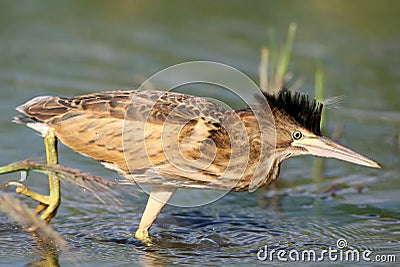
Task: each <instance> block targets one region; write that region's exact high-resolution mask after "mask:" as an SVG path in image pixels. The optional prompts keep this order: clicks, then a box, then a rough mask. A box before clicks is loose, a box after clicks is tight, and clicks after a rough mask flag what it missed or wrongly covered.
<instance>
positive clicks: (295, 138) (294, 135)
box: [292, 130, 303, 140]
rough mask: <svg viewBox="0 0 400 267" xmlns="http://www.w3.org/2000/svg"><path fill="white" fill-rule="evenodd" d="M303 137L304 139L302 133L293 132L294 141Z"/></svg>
mask: <svg viewBox="0 0 400 267" xmlns="http://www.w3.org/2000/svg"><path fill="white" fill-rule="evenodd" d="M302 137H303V134H302V133H301V132H300V131H298V130H294V131H293V132H292V138H293V140H299V139H301V138H302Z"/></svg>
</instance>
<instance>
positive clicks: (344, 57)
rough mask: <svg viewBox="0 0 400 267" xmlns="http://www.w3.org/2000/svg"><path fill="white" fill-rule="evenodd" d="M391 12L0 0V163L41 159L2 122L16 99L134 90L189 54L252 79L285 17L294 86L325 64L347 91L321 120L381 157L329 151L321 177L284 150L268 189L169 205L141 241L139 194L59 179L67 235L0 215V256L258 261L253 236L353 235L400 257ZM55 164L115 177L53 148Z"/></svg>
mask: <svg viewBox="0 0 400 267" xmlns="http://www.w3.org/2000/svg"><path fill="white" fill-rule="evenodd" d="M361 7H362V8H361ZM399 10H400V8H399V4H398V3H397V2H394V1H379V2H378V1H370V2H367V1H351V2H348V1H334V2H332V1H330V2H326V1H307V2H304V1H301V2H300V1H279V2H276V1H275V2H272V1H255V2H252V3H251V4H249V3H246V2H244V1H243V2H239V1H234V2H223V1H219V2H213V1H194V2H190V3H186V2H179V1H168V2H167V1H165V2H153V1H135V2H133V1H117V2H115V1H114V2H98V1H85V2H81V1H68V2H63V3H60V2H57V3H55V2H52V1H36V2H31V1H18V2H13V1H2V3H1V8H0V15H1V16H0V25H1V26H0V40H1V41H0V48H1V49H0V88H1V90H0V124H1V131H0V140H1V141H0V148H1V156H0V163H1V164H7V163H9V162H12V161H17V160H21V159H25V158H27V157H43V156H44V150H43V146H42V140H41V138H40V137H38V136H37V135H36V134H34V133H33V132H32V131H31V130H30V129H27V128H26V127H23V126H20V125H15V124H13V123H11V122H10V121H11V118H12V117H13V115H15V114H16V112H15V111H14V107H15V106H17V105H19V104H21V103H23V102H25V101H26V100H28V99H30V98H31V97H33V96H37V95H66V96H73V95H78V94H84V93H89V92H93V91H101V90H106V89H119V88H134V87H136V86H138V85H139V84H140V83H141V82H143V81H144V80H145V79H146V78H147V77H149V76H150V75H152V74H154V73H156V72H157V71H160V70H162V69H164V68H166V67H169V66H171V65H174V64H177V63H182V62H186V61H191V60H211V61H217V62H221V63H225V64H228V65H231V66H233V67H235V68H238V69H239V70H241V71H243V72H244V73H246V74H247V75H248V76H249V77H251V78H252V79H253V80H254V81H256V82H257V81H258V64H259V54H260V49H261V47H262V46H263V45H266V44H268V35H269V34H270V33H271V32H272V31H274V32H275V33H276V36H277V39H278V40H280V41H282V40H284V38H285V33H286V30H287V27H288V25H289V23H290V22H292V21H295V22H296V23H297V24H298V32H297V36H296V41H295V45H294V51H293V56H292V59H291V64H290V66H289V68H290V70H291V71H292V72H293V73H294V75H295V78H302V79H303V80H304V82H303V86H302V89H301V90H302V91H304V92H308V93H310V94H312V91H313V89H312V88H313V75H314V72H315V68H316V65H317V63H318V62H320V63H322V65H323V66H324V71H325V73H326V89H327V91H326V95H327V96H337V95H345V96H346V98H345V100H344V101H343V102H341V103H339V105H337V106H336V107H334V108H331V109H328V121H329V122H328V129H327V132H329V133H332V132H333V131H334V129H335V128H336V127H337V126H338V125H339V124H343V125H344V132H343V134H342V136H341V143H343V144H345V145H348V146H350V147H351V148H353V149H355V150H357V151H360V152H362V153H364V154H366V155H369V156H371V157H373V158H374V159H375V160H377V161H378V162H380V163H382V165H383V169H382V170H374V169H368V168H363V167H359V166H354V165H351V164H348V163H343V162H339V161H335V160H328V161H325V165H326V170H325V172H324V175H323V176H324V177H323V178H322V177H320V176H315V175H313V168H312V166H313V164H314V160H313V159H312V158H309V157H304V158H296V159H291V160H289V161H287V162H285V163H284V164H283V170H282V172H281V175H280V181H279V183H278V185H277V186H275V187H269V188H268V189H265V190H259V191H258V192H256V193H253V194H249V193H231V194H229V195H227V196H225V197H224V198H223V199H221V200H219V201H217V202H214V203H212V204H209V205H207V206H201V207H194V208H177V207H166V208H165V209H164V210H163V212H162V213H161V215H160V217H159V219H158V220H157V222H156V224H155V225H154V226H153V227H152V229H151V233H152V235H153V236H154V237H155V239H154V243H155V245H154V246H152V247H145V246H143V245H142V244H141V243H139V242H138V241H136V240H135V239H134V238H133V233H134V231H135V228H136V227H137V224H138V222H139V219H140V216H141V212H142V210H143V209H144V205H145V202H146V195H145V194H143V193H142V194H139V196H138V197H133V196H130V195H127V194H124V193H122V192H121V194H120V198H121V201H122V205H120V206H116V205H110V206H107V205H104V204H102V203H100V202H99V201H97V200H96V199H95V198H93V197H92V196H90V194H89V193H88V192H84V191H82V190H80V189H77V188H74V187H72V186H68V185H64V186H63V194H64V197H63V202H62V206H61V208H60V210H59V212H58V216H57V217H56V218H55V219H54V220H53V226H54V228H55V229H56V230H57V231H58V232H59V233H61V234H62V235H63V236H64V238H65V239H66V240H67V241H68V243H69V244H70V247H69V249H68V251H63V252H61V253H57V252H56V251H54V250H53V249H52V248H49V247H46V246H44V245H41V243H40V242H38V241H37V240H36V239H35V238H34V237H31V236H30V235H29V234H28V233H26V232H24V231H23V230H21V229H20V228H19V227H18V226H17V225H16V224H15V223H13V222H12V221H10V220H9V219H7V218H6V217H5V216H1V217H0V218H1V219H0V265H1V266H10V265H12V266H23V265H26V264H28V263H32V262H38V261H43V260H45V259H47V261H48V262H51V263H53V264H55V263H56V262H58V263H59V264H61V265H62V266H74V265H79V266H93V265H97V266H110V265H126V266H128V265H129V266H130V265H135V264H138V265H144V266H153V265H155V266H159V265H165V266H170V265H175V264H176V265H187V264H191V265H217V264H218V265H220V264H224V265H248V264H252V265H253V264H266V263H267V262H262V261H259V260H258V259H257V252H258V251H259V249H260V248H262V247H263V246H264V245H268V246H269V248H271V249H285V250H287V251H289V250H290V249H297V250H300V251H301V250H306V249H316V250H321V249H326V248H328V247H333V248H335V247H336V241H337V239H339V238H345V239H346V241H347V243H348V247H349V248H352V249H358V250H360V251H362V250H365V249H370V250H371V251H373V254H372V255H376V254H394V255H397V261H399V260H400V258H399V255H400V254H399V252H400V221H399V219H400V209H399V203H400V201H399V200H400V198H399V194H398V192H399V182H398V179H399V177H400V175H399V173H400V172H399V170H400V169H399V166H400V164H399V163H400V162H399V151H400V140H399V132H400V97H399V93H400V88H399V83H398V77H399V74H400V73H399V68H398V65H399V63H400V57H399V52H398V47H399V45H400V36H399V34H398V28H399V26H400V22H399V20H398V17H399V15H400V14H399V13H400V12H399ZM172 78H173V77H172ZM193 93H195V94H197V95H199V94H201V93H199V92H193ZM60 161H61V163H62V164H64V165H66V166H71V167H75V168H79V169H82V170H85V171H87V172H91V173H94V174H97V175H100V176H102V177H106V178H107V179H110V180H112V179H114V178H116V177H117V175H116V174H114V173H112V172H109V171H107V170H105V169H104V168H103V167H101V166H100V165H99V164H97V163H95V162H93V161H91V160H88V159H86V158H84V157H82V156H80V155H77V154H76V153H74V152H73V151H71V150H69V149H68V148H66V147H63V146H62V147H61V148H60ZM15 178H16V177H15V176H14V175H7V176H3V177H2V178H1V179H2V180H3V181H4V182H5V181H8V180H11V179H15ZM27 185H28V186H30V187H31V188H32V189H36V190H38V191H42V192H46V191H45V190H46V189H45V188H46V185H47V183H46V179H45V178H43V176H40V175H35V174H32V175H31V177H30V179H29V180H28V181H27ZM10 194H12V193H11V192H10ZM196 194H197V193H196ZM196 194H195V196H193V194H192V193H190V191H188V192H187V193H181V194H180V197H181V198H183V199H184V198H185V197H186V198H187V199H192V197H196V196H197V197H199V196H200V195H196ZM24 201H25V203H28V204H30V205H32V206H33V204H34V203H32V202H30V201H28V200H26V199H24ZM326 263H328V262H326Z"/></svg>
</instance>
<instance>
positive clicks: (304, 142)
mask: <svg viewBox="0 0 400 267" xmlns="http://www.w3.org/2000/svg"><path fill="white" fill-rule="evenodd" d="M266 98H267V100H268V104H269V105H270V108H271V110H272V113H273V116H274V120H275V127H276V148H277V151H279V152H280V153H282V156H283V157H282V158H283V159H284V158H288V157H290V156H298V155H313V156H318V157H325V158H335V159H339V160H343V161H348V162H351V163H354V164H359V165H363V166H367V167H372V168H380V165H379V164H378V163H377V162H375V161H373V160H371V159H369V158H367V157H365V156H363V155H361V154H359V153H357V152H355V151H353V150H351V149H349V148H347V147H345V146H343V145H340V144H339V143H337V142H335V141H333V140H331V139H329V138H327V137H325V136H322V135H321V130H320V122H321V113H322V108H323V104H322V103H317V102H316V101H315V100H313V101H311V100H309V98H308V96H306V95H303V94H300V93H298V92H290V91H288V90H282V91H281V92H279V93H278V94H277V95H275V96H271V95H266Z"/></svg>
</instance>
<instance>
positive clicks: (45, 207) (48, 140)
mask: <svg viewBox="0 0 400 267" xmlns="http://www.w3.org/2000/svg"><path fill="white" fill-rule="evenodd" d="M44 145H45V147H46V159H47V164H48V165H49V166H51V165H57V164H58V152H57V137H56V135H55V132H54V129H53V128H50V129H49V130H48V132H47V134H46V136H45V138H44ZM48 177H49V191H50V194H49V195H48V196H46V195H42V194H39V193H36V192H34V191H32V190H30V189H29V188H27V187H25V186H24V185H23V184H21V183H19V182H9V183H8V184H7V186H16V187H17V188H16V190H15V192H16V193H18V194H21V195H24V196H27V197H30V198H32V199H33V200H35V201H37V202H39V205H38V206H37V207H36V209H35V214H39V213H41V212H42V211H44V212H43V213H42V214H41V216H40V218H41V219H42V220H44V221H46V222H50V220H51V219H52V218H53V217H54V216H55V215H56V213H57V208H58V207H59V206H60V202H61V194H60V180H59V179H58V178H57V176H56V175H55V173H53V172H49V174H48Z"/></svg>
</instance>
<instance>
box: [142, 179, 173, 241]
mask: <svg viewBox="0 0 400 267" xmlns="http://www.w3.org/2000/svg"><path fill="white" fill-rule="evenodd" d="M175 191H176V188H172V187H160V186H154V187H153V188H152V190H151V193H150V196H149V200H148V201H147V205H146V209H145V210H144V212H143V216H142V219H141V220H140V224H139V228H138V229H137V231H136V233H135V237H136V239H138V240H140V241H142V242H144V243H149V241H150V239H149V228H150V227H151V225H152V224H153V222H154V221H155V220H156V218H157V216H158V214H160V212H161V210H162V208H163V207H164V206H165V204H166V203H167V202H168V200H169V199H170V198H171V197H172V195H173V194H174V193H175Z"/></svg>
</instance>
